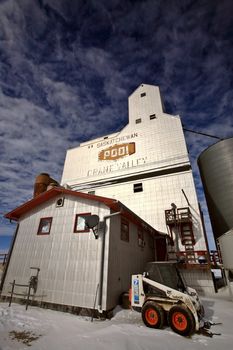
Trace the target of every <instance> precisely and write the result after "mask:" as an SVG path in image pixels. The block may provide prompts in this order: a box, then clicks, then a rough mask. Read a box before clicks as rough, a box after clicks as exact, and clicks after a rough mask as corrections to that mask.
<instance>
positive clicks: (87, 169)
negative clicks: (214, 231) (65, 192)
mask: <svg viewBox="0 0 233 350" xmlns="http://www.w3.org/2000/svg"><path fill="white" fill-rule="evenodd" d="M142 85H143V86H139V88H138V89H137V90H136V91H135V92H134V93H133V94H132V95H131V96H130V97H129V124H128V125H127V126H126V127H124V128H123V129H122V130H121V131H120V132H119V133H115V134H112V135H108V138H107V139H106V138H105V137H102V138H99V139H96V140H91V141H88V142H85V143H83V144H81V145H80V147H77V148H74V149H70V150H68V152H67V156H66V161H65V165H64V169H63V176H62V183H63V184H64V183H68V184H69V185H71V186H72V187H73V188H74V189H76V190H81V191H84V192H88V191H95V193H96V194H98V195H104V196H108V197H110V198H116V199H118V200H120V201H121V202H122V203H124V204H125V205H126V206H128V207H129V208H130V209H131V210H133V211H134V212H135V213H137V214H138V215H139V216H140V217H142V218H143V219H144V220H145V221H146V222H148V223H149V224H151V225H152V226H153V227H154V228H155V229H157V230H160V231H162V232H167V228H166V224H165V215H164V210H165V209H169V208H171V203H175V204H176V206H177V207H187V206H188V203H187V201H186V199H185V197H184V195H183V193H182V189H183V190H184V191H185V194H186V196H187V198H188V201H189V202H190V210H191V212H192V214H193V219H194V236H195V238H196V241H197V243H196V245H195V250H205V249H206V243H205V239H204V233H203V229H202V222H201V217H200V212H199V207H198V201H197V196H196V191H195V186H194V181H193V175H192V171H191V170H184V171H182V172H179V173H170V174H164V175H162V174H160V175H159V176H158V175H156V172H158V171H168V170H172V169H174V168H175V167H182V166H186V167H189V166H190V162H189V158H188V152H187V148H186V143H185V139H184V134H183V130H182V125H181V121H180V117H179V116H172V115H168V114H166V113H164V112H163V108H162V102H161V99H160V93H159V89H158V87H156V86H151V85H146V84H142ZM143 92H145V93H146V96H145V97H141V93H143ZM151 114H156V118H155V119H153V120H150V115H151ZM138 118H141V123H139V124H136V123H135V120H136V119H138ZM128 142H135V149H136V152H135V153H134V154H131V155H128V156H125V157H123V158H119V159H117V160H99V159H98V154H99V152H100V151H102V150H105V149H106V148H108V147H110V146H113V145H115V144H116V145H119V144H121V143H128ZM80 164H82V166H80ZM153 172H154V176H151V177H145V175H146V176H148V175H149V174H152V173H153ZM128 176H135V177H136V178H135V179H134V180H133V179H132V180H131V179H128V180H127V181H126V182H118V180H122V179H123V178H125V177H128ZM103 181H106V183H104V184H103V183H102V182H103ZM140 182H142V183H143V192H138V193H133V185H134V184H135V183H140ZM180 249H181V250H184V247H183V246H182V245H181V244H180Z"/></svg>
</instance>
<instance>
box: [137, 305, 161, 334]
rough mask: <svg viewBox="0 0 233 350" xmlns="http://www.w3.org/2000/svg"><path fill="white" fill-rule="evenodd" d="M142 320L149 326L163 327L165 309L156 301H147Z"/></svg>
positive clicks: (143, 308)
mask: <svg viewBox="0 0 233 350" xmlns="http://www.w3.org/2000/svg"><path fill="white" fill-rule="evenodd" d="M142 320H143V322H144V323H145V325H146V326H147V327H150V328H162V327H163V325H164V310H163V308H162V307H161V306H160V305H158V304H156V303H155V302H154V301H147V302H146V303H145V304H144V305H143V307H142Z"/></svg>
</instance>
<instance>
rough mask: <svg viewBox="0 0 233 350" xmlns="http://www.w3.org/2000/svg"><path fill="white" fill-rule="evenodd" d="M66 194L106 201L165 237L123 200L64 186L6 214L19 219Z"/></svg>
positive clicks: (124, 214) (146, 227)
mask: <svg viewBox="0 0 233 350" xmlns="http://www.w3.org/2000/svg"><path fill="white" fill-rule="evenodd" d="M65 194H67V195H70V196H73V197H79V198H85V199H89V200H93V201H96V202H101V203H104V204H105V205H106V206H107V207H109V208H110V209H112V210H113V211H115V212H117V211H121V213H122V215H123V216H125V217H126V218H128V219H129V220H130V221H132V222H134V223H136V224H137V225H141V226H143V227H144V228H145V229H147V230H149V231H151V232H154V233H155V234H156V235H161V236H163V237H164V234H161V233H159V232H158V231H157V230H155V229H154V228H153V227H152V226H150V225H149V224H147V223H146V222H145V221H144V220H143V219H141V218H140V217H139V216H137V215H136V214H135V213H134V212H132V211H131V210H130V209H129V208H127V207H126V206H125V205H124V204H122V203H121V202H119V201H117V200H115V199H111V198H107V197H102V196H96V195H92V194H87V193H83V192H76V191H71V190H68V189H65V188H63V187H53V188H52V189H51V190H49V191H46V192H43V193H42V194H40V195H39V196H37V197H35V198H33V199H31V200H30V201H28V202H26V203H24V204H22V205H21V206H19V207H17V208H16V209H14V210H12V211H10V212H9V213H7V214H5V215H4V216H5V218H7V219H10V220H15V221H18V219H19V218H20V217H21V216H22V215H24V214H26V213H27V212H29V211H30V210H32V209H34V208H36V207H37V206H39V205H40V204H42V203H44V202H46V201H48V200H50V199H52V198H54V197H56V196H58V195H65Z"/></svg>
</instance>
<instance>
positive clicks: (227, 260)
mask: <svg viewBox="0 0 233 350" xmlns="http://www.w3.org/2000/svg"><path fill="white" fill-rule="evenodd" d="M218 241H219V244H220V249H221V255H222V260H223V266H224V267H225V269H227V270H233V254H232V252H233V229H232V230H230V231H228V232H226V233H225V234H224V235H222V236H221V237H219V238H218Z"/></svg>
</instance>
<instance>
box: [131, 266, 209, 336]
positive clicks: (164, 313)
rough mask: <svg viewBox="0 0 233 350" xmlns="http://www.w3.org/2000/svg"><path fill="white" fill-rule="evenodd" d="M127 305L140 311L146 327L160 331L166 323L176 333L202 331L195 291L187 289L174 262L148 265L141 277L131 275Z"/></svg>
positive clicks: (200, 312)
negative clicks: (129, 295) (129, 300)
mask: <svg viewBox="0 0 233 350" xmlns="http://www.w3.org/2000/svg"><path fill="white" fill-rule="evenodd" d="M131 306H132V308H133V309H136V310H137V311H141V313H142V319H143V322H144V323H145V325H146V326H147V327H151V328H162V327H163V326H164V325H165V323H166V321H168V325H169V326H170V327H171V328H172V329H173V331H175V332H176V333H178V334H181V335H184V336H189V335H191V334H193V333H194V332H195V331H200V329H201V328H202V329H204V325H203V327H201V324H200V322H201V320H202V318H203V316H204V308H203V306H202V304H201V302H200V300H199V297H198V294H197V292H196V290H195V289H193V288H190V287H187V286H186V285H185V283H184V281H183V280H182V277H181V275H180V274H179V271H178V269H177V267H176V264H175V263H170V262H152V263H148V264H147V267H146V272H144V274H143V275H141V274H138V275H133V276H132V285H131Z"/></svg>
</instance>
